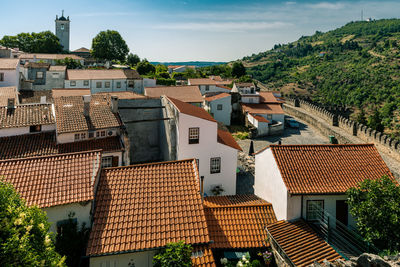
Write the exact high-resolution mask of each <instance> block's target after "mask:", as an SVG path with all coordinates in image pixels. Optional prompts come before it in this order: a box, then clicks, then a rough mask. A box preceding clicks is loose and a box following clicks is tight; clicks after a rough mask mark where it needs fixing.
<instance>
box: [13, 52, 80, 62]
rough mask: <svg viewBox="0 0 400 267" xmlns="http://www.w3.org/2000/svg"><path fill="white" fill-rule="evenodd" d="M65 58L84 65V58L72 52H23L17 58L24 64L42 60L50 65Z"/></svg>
mask: <svg viewBox="0 0 400 267" xmlns="http://www.w3.org/2000/svg"><path fill="white" fill-rule="evenodd" d="M66 58H70V59H73V60H76V61H79V63H81V65H84V63H85V60H84V58H82V57H79V56H77V55H74V54H44V53H34V54H30V53H23V54H20V55H19V59H20V60H21V62H22V63H23V64H25V63H26V62H35V63H38V62H44V63H49V64H50V65H57V60H65V59H66Z"/></svg>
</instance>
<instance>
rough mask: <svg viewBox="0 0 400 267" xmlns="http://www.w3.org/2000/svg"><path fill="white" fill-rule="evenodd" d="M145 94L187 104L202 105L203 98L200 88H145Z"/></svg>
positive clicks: (190, 86) (189, 86) (191, 86)
mask: <svg viewBox="0 0 400 267" xmlns="http://www.w3.org/2000/svg"><path fill="white" fill-rule="evenodd" d="M144 90H145V94H146V95H147V96H150V97H160V96H162V95H166V96H169V97H172V98H175V99H178V100H180V101H183V102H186V103H202V102H203V96H202V95H201V93H200V89H199V87H198V86H194V85H188V86H157V87H145V89H144Z"/></svg>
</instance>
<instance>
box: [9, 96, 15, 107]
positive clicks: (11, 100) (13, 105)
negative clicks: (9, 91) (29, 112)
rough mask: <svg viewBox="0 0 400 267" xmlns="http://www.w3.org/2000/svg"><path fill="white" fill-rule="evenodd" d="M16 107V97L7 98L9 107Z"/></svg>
mask: <svg viewBox="0 0 400 267" xmlns="http://www.w3.org/2000/svg"><path fill="white" fill-rule="evenodd" d="M14 108H15V98H9V99H7V109H14Z"/></svg>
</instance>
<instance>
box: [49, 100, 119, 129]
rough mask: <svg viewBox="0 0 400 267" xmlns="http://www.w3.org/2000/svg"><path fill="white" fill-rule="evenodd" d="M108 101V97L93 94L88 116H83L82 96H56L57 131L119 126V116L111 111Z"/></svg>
mask: <svg viewBox="0 0 400 267" xmlns="http://www.w3.org/2000/svg"><path fill="white" fill-rule="evenodd" d="M109 103H110V99H109V97H107V96H104V95H93V96H92V97H91V101H90V108H89V116H88V117H85V115H84V114H83V109H84V103H83V97H82V96H70V97H59V98H56V99H55V100H54V106H55V113H56V121H57V132H58V133H67V132H76V131H87V130H95V129H107V128H117V127H120V126H121V125H122V123H121V121H120V119H119V116H118V114H114V113H113V112H112V110H111V107H110V106H109Z"/></svg>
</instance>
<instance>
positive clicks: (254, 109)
mask: <svg viewBox="0 0 400 267" xmlns="http://www.w3.org/2000/svg"><path fill="white" fill-rule="evenodd" d="M241 105H242V108H243V110H244V111H246V112H249V113H255V114H285V112H284V111H283V109H282V107H281V105H280V104H245V103H242V104H241Z"/></svg>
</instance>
